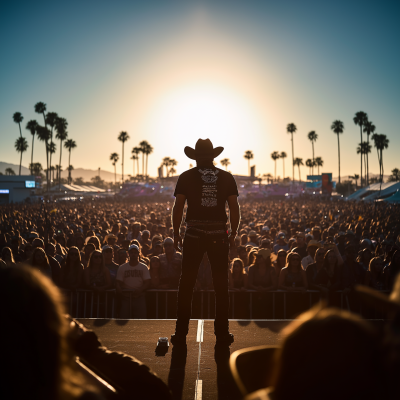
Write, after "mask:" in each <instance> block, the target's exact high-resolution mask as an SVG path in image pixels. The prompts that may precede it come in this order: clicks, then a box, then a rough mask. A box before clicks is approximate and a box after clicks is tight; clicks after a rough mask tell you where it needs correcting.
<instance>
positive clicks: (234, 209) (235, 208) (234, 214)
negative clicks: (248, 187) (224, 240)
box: [228, 195, 240, 248]
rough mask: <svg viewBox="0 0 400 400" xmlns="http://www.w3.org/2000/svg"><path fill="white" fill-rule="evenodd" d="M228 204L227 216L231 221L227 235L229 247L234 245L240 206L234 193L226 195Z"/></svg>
mask: <svg viewBox="0 0 400 400" xmlns="http://www.w3.org/2000/svg"><path fill="white" fill-rule="evenodd" d="M228 206H229V216H230V221H231V229H232V231H231V234H230V236H229V242H230V245H231V248H234V247H235V237H236V235H237V230H238V227H239V223H240V206H239V203H238V199H237V196H236V195H232V196H229V197H228Z"/></svg>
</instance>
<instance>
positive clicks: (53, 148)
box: [48, 142, 57, 184]
mask: <svg viewBox="0 0 400 400" xmlns="http://www.w3.org/2000/svg"><path fill="white" fill-rule="evenodd" d="M48 147H49V150H48V151H49V154H50V160H51V156H52V155H53V154H55V152H56V150H57V146H56V144H55V143H54V142H50V143H49V146H48ZM52 171H53V176H54V168H52V165H50V184H51V183H52V182H53V179H51V172H52Z"/></svg>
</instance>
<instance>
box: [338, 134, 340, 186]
mask: <svg viewBox="0 0 400 400" xmlns="http://www.w3.org/2000/svg"><path fill="white" fill-rule="evenodd" d="M337 148H338V160H339V183H340V142H339V134H337Z"/></svg>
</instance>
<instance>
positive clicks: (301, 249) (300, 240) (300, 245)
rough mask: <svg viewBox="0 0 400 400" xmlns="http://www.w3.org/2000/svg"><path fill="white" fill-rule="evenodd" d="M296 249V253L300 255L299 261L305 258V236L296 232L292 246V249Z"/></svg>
mask: <svg viewBox="0 0 400 400" xmlns="http://www.w3.org/2000/svg"><path fill="white" fill-rule="evenodd" d="M294 247H296V248H297V250H296V251H297V253H299V254H300V257H301V259H303V258H304V257H307V246H306V236H305V234H304V233H303V232H297V234H296V241H295V242H294V243H293V244H292V248H294Z"/></svg>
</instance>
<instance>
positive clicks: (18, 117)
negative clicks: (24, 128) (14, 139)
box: [13, 112, 24, 137]
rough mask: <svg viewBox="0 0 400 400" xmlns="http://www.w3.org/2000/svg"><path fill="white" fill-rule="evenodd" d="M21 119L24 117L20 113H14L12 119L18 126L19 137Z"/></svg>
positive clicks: (20, 135) (20, 133) (20, 134)
mask: <svg viewBox="0 0 400 400" xmlns="http://www.w3.org/2000/svg"><path fill="white" fill-rule="evenodd" d="M23 119H24V117H23V116H22V114H21V113H20V112H16V113H14V115H13V120H14V122H15V123H16V124H18V126H19V137H22V132H21V122H22V120H23Z"/></svg>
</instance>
